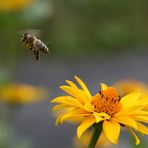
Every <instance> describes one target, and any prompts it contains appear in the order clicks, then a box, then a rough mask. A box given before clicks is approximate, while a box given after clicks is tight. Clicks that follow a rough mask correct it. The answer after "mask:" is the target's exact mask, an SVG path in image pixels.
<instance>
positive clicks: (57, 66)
mask: <svg viewBox="0 0 148 148" xmlns="http://www.w3.org/2000/svg"><path fill="white" fill-rule="evenodd" d="M147 16H148V1H147V0H141V1H139V0H130V1H129V0H120V1H119V0H112V1H111V0H0V86H4V85H6V84H7V83H8V82H12V83H15V82H16V81H23V82H25V83H31V84H34V85H35V86H38V85H40V86H44V87H46V88H48V89H49V94H50V95H49V96H50V99H51V98H52V97H55V96H57V94H58V93H59V92H58V90H57V88H58V86H59V85H61V84H63V83H64V80H65V79H68V78H70V79H71V77H72V76H73V75H75V74H78V75H81V76H83V78H84V80H86V81H87V82H88V83H89V86H90V89H91V90H92V91H93V92H96V91H97V90H98V83H99V82H104V81H105V82H108V83H112V82H115V81H116V80H117V79H122V78H127V77H130V78H133V77H135V78H138V79H141V80H143V81H145V82H148V79H147V75H148V71H147V69H146V67H145V66H144V63H142V62H141V63H140V61H142V60H143V62H145V64H146V63H148V60H147V59H148V56H147V54H148V51H147V47H148V41H147V40H148V17H147ZM28 29H37V30H39V31H40V32H41V34H40V35H39V36H38V38H40V39H41V40H42V41H43V42H44V43H45V44H47V46H48V47H49V55H45V56H44V55H43V54H41V57H40V63H39V64H37V63H36V61H35V58H34V56H33V54H32V52H31V51H30V50H29V49H26V48H25V47H24V46H23V45H22V44H21V42H20V32H21V31H25V30H28ZM122 55H123V56H122ZM124 55H126V56H124ZM133 55H136V56H133ZM132 60H133V61H134V62H133V61H132ZM123 61H124V62H123ZM137 67H138V68H137ZM124 68H126V69H124ZM96 81H97V82H98V83H97V84H96ZM95 86H97V87H95ZM60 93H61V92H60ZM2 106H3V105H2ZM9 107H10V106H9ZM9 107H6V109H5V110H7V109H8V108H9ZM13 107H14V106H13ZM15 107H16V106H15ZM19 107H20V106H19ZM21 107H22V106H21ZM4 108H5V107H4ZM11 109H12V108H11V107H10V109H8V110H9V111H6V112H9V113H7V115H8V114H10V112H12V114H14V113H13V111H10V110H11ZM49 109H51V106H50V107H49V98H48V97H46V101H44V103H40V104H35V105H34V104H33V105H31V106H29V107H23V109H22V108H19V109H18V110H19V111H18V112H20V114H18V113H17V115H15V118H14V115H12V116H13V117H11V118H13V119H12V120H13V122H14V120H15V122H14V123H15V124H16V129H17V130H16V129H14V130H9V128H10V127H9V126H8V128H7V126H6V125H7V124H6V125H5V123H4V125H5V126H3V125H2V129H3V127H4V130H3V133H7V134H6V135H10V136H5V137H4V138H2V139H4V140H3V141H4V142H5V141H7V139H11V138H13V137H15V136H13V135H17V134H20V135H23V136H24V135H27V136H28V137H29V138H27V139H30V137H31V139H33V144H35V146H34V147H33V148H41V147H42V148H47V147H48V148H49V147H52V148H57V147H58V146H59V145H61V144H62V145H63V146H64V148H66V147H69V146H71V145H70V144H71V141H72V140H71V137H72V136H73V135H74V133H75V131H74V130H71V126H67V125H66V126H64V129H63V130H65V129H66V130H67V129H68V131H70V132H69V135H71V137H70V136H69V135H68V134H67V136H66V135H65V139H64V136H63V135H62V134H59V131H60V133H62V132H63V131H62V126H60V127H58V128H56V127H55V125H54V123H53V122H54V120H55V119H52V116H51V115H50V117H49ZM1 110H3V108H1ZM0 115H1V118H2V119H3V116H5V113H4V112H3V111H2V113H1V114H0ZM9 116H11V114H10V115H9ZM16 116H17V117H16ZM48 117H49V119H50V121H49V120H48ZM51 121H52V125H50V124H49V122H51ZM14 123H13V124H12V125H14ZM22 124H25V126H24V125H23V126H22ZM0 127H1V126H0ZM49 127H50V128H49ZM15 130H16V131H17V132H16V131H15ZM9 132H10V133H9ZM15 132H16V133H15ZM64 132H65V131H64ZM0 133H1V131H0ZM2 135H3V134H2ZM43 135H44V136H43ZM27 136H26V137H27ZM57 136H58V139H59V143H57V142H55V139H56V137H57ZM1 137H3V136H1V135H0V138H1ZM16 137H17V136H16ZM43 137H44V138H43ZM123 137H124V136H123ZM16 139H17V138H16ZM123 139H124V138H123ZM64 140H65V141H64ZM10 141H11V140H10ZM16 141H18V140H16ZM30 141H31V140H29V142H27V140H26V138H25V142H20V143H18V144H17V142H15V144H14V147H16V145H21V143H25V144H22V145H24V147H23V146H22V147H23V148H30V147H31V148H32V144H30V143H31V142H30ZM67 141H68V143H67ZM69 141H70V142H69ZM4 142H2V143H4ZM0 143H1V142H0ZM5 143H6V142H5ZM51 143H52V144H51ZM124 144H125V143H124V142H123V141H122V142H121V147H120V148H122V146H123V147H125V146H124ZM145 145H146V144H145V143H144V144H143V145H142V146H141V147H146V146H145ZM5 147H6V148H9V147H10V146H9V145H8V146H5ZM5 147H4V146H2V148H5ZM130 147H132V146H130ZM133 147H135V146H133ZM0 148H1V147H0Z"/></svg>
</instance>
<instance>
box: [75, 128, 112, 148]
mask: <svg viewBox="0 0 148 148" xmlns="http://www.w3.org/2000/svg"><path fill="white" fill-rule="evenodd" d="M91 135H92V130H88V131H87V132H85V134H83V135H82V137H81V139H79V138H78V137H77V136H75V137H74V139H73V143H74V146H75V147H76V148H87V147H88V143H89V141H90V139H91ZM111 147H112V145H111V142H110V141H109V140H108V139H107V138H106V137H105V135H104V134H103V133H102V134H101V135H100V138H99V140H98V141H97V144H96V148H111Z"/></svg>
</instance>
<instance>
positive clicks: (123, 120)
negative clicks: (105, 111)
mask: <svg viewBox="0 0 148 148" xmlns="http://www.w3.org/2000/svg"><path fill="white" fill-rule="evenodd" d="M115 120H116V121H118V122H119V123H121V124H123V125H127V126H129V127H132V128H134V129H137V123H136V121H135V120H134V119H133V118H130V117H127V116H120V117H116V116H115Z"/></svg>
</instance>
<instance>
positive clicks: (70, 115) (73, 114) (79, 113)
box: [56, 109, 90, 125]
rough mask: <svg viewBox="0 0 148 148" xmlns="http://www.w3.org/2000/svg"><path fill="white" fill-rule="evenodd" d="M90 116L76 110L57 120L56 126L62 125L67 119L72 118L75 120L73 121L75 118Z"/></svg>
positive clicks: (80, 110)
mask: <svg viewBox="0 0 148 148" xmlns="http://www.w3.org/2000/svg"><path fill="white" fill-rule="evenodd" d="M88 115H90V114H89V113H87V112H85V111H84V110H82V109H75V110H72V111H70V112H68V113H65V114H64V115H61V116H59V117H58V118H57V120H56V125H58V124H59V123H60V124H62V123H63V121H64V120H66V119H69V120H70V118H73V119H72V120H74V118H77V117H85V116H88Z"/></svg>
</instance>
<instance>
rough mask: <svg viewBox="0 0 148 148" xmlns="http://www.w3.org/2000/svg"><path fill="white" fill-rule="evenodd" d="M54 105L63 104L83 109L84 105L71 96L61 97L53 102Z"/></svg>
mask: <svg viewBox="0 0 148 148" xmlns="http://www.w3.org/2000/svg"><path fill="white" fill-rule="evenodd" d="M51 102H52V103H62V104H65V105H69V106H73V107H80V108H83V105H82V104H81V103H80V102H79V101H78V100H76V99H75V98H73V97H71V96H60V97H57V98H55V99H53V100H52V101H51Z"/></svg>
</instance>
